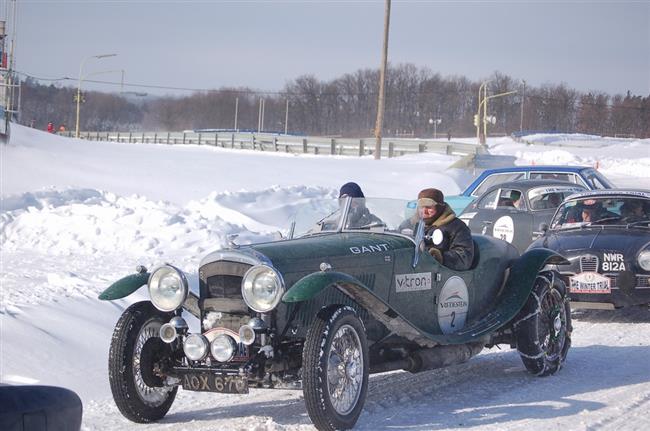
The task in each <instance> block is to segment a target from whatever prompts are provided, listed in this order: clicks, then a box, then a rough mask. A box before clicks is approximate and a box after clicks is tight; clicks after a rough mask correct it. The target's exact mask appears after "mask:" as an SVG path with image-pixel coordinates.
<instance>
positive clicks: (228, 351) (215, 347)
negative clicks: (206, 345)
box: [210, 334, 237, 362]
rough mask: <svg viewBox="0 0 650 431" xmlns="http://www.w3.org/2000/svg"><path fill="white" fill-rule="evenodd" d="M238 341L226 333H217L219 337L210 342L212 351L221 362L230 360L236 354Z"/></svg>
mask: <svg viewBox="0 0 650 431" xmlns="http://www.w3.org/2000/svg"><path fill="white" fill-rule="evenodd" d="M236 349H237V343H235V340H234V339H233V338H232V337H231V336H229V335H226V334H221V335H217V338H215V339H214V340H212V343H211V344H210V353H212V356H214V359H216V360H217V361H219V362H228V361H230V360H231V359H232V358H233V357H234V356H235V350H236Z"/></svg>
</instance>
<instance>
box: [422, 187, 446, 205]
mask: <svg viewBox="0 0 650 431" xmlns="http://www.w3.org/2000/svg"><path fill="white" fill-rule="evenodd" d="M420 199H433V200H434V201H435V203H436V204H437V205H443V203H444V202H445V195H443V194H442V192H441V191H440V190H438V189H424V190H422V191H420V193H418V200H420Z"/></svg>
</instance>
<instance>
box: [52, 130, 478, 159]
mask: <svg viewBox="0 0 650 431" xmlns="http://www.w3.org/2000/svg"><path fill="white" fill-rule="evenodd" d="M60 134H61V135H62V136H68V137H73V136H74V132H71V131H70V132H63V133H60ZM80 137H81V138H82V139H86V140H88V141H110V142H122V143H137V144H165V145H211V146H216V147H222V148H231V149H241V150H244V149H246V150H259V151H272V152H278V151H281V152H285V153H295V154H299V153H301V154H324V155H344V156H364V155H369V154H373V152H374V149H375V138H362V139H350V138H327V137H320V136H286V135H276V134H265V133H232V132H200V133H199V132H140V133H136V132H82V133H81V134H80ZM382 142H383V145H382V157H396V156H401V155H404V154H410V153H424V152H435V153H440V154H448V155H459V156H466V155H468V154H482V153H484V152H485V150H484V148H483V147H481V146H479V145H474V144H467V143H464V142H453V141H446V140H423V139H404V138H383V139H382Z"/></svg>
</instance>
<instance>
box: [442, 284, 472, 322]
mask: <svg viewBox="0 0 650 431" xmlns="http://www.w3.org/2000/svg"><path fill="white" fill-rule="evenodd" d="M468 307H469V294H468V292H467V285H466V284H465V281H463V279H462V278H460V277H457V276H454V277H451V278H450V279H449V280H447V282H446V283H445V285H444V286H443V287H442V290H441V291H440V301H439V302H438V324H439V325H440V329H441V330H442V333H443V334H453V333H454V332H457V331H459V330H461V329H463V326H465V318H466V317H467V308H468Z"/></svg>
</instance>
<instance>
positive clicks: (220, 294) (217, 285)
mask: <svg viewBox="0 0 650 431" xmlns="http://www.w3.org/2000/svg"><path fill="white" fill-rule="evenodd" d="M241 281H242V277H239V276H237V275H224V274H219V275H213V276H211V277H208V279H207V284H208V292H210V297H211V298H238V297H241Z"/></svg>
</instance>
